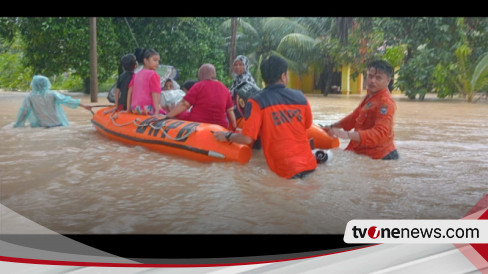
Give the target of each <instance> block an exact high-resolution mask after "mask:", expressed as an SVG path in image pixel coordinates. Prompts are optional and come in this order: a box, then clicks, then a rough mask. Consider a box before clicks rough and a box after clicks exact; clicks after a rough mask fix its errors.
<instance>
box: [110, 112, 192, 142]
mask: <svg viewBox="0 0 488 274" xmlns="http://www.w3.org/2000/svg"><path fill="white" fill-rule="evenodd" d="M107 111H109V110H107ZM104 114H105V113H104ZM118 117H119V115H118V113H117V112H115V111H114V112H112V113H111V114H110V119H111V120H112V123H113V124H114V125H115V126H118V127H123V126H127V125H130V124H134V125H136V126H137V127H139V126H144V125H143V123H145V124H146V123H147V126H150V127H151V128H152V129H155V130H161V129H163V127H164V126H166V122H167V121H166V118H165V119H158V120H154V119H149V120H144V121H142V122H141V120H139V118H136V119H134V120H132V121H130V122H127V123H123V124H119V123H117V122H116V121H115V119H117V118H118ZM156 124H157V125H156ZM161 132H162V135H163V136H164V137H165V138H168V139H170V140H173V141H181V140H186V139H187V138H188V137H189V136H190V135H191V134H192V133H193V132H195V127H192V128H191V129H190V130H188V131H187V132H186V133H185V134H183V135H182V136H180V137H176V138H175V137H173V136H171V135H169V134H168V132H166V131H165V130H161Z"/></svg>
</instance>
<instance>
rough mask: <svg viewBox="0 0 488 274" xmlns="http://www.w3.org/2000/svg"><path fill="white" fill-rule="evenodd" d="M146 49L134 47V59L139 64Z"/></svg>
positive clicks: (142, 60) (142, 61)
mask: <svg viewBox="0 0 488 274" xmlns="http://www.w3.org/2000/svg"><path fill="white" fill-rule="evenodd" d="M145 50H146V49H144V48H136V50H135V51H134V55H135V56H136V60H137V62H139V64H142V63H144V51H145Z"/></svg>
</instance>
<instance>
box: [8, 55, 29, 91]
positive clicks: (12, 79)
mask: <svg viewBox="0 0 488 274" xmlns="http://www.w3.org/2000/svg"><path fill="white" fill-rule="evenodd" d="M21 58H22V57H21V54H20V53H14V54H12V53H11V52H7V53H2V54H0V71H1V73H0V87H1V88H2V89H5V90H20V91H26V90H29V89H30V82H31V80H32V77H33V72H32V69H31V68H26V67H24V66H23V64H22V62H21Z"/></svg>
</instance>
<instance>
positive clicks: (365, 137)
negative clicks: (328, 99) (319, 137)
mask: <svg viewBox="0 0 488 274" xmlns="http://www.w3.org/2000/svg"><path fill="white" fill-rule="evenodd" d="M367 70H368V74H367V78H366V87H367V91H368V95H367V96H366V98H364V100H363V101H362V102H361V104H360V105H359V106H358V107H357V108H356V109H355V110H354V111H353V112H352V113H351V114H349V115H348V116H346V117H344V118H343V119H342V120H340V121H339V122H336V123H334V124H332V125H330V126H327V127H324V130H326V131H327V132H328V133H329V135H331V136H333V137H339V138H342V139H351V141H350V142H349V145H348V146H347V147H346V150H351V151H354V152H356V153H358V154H364V155H367V156H369V157H371V158H373V159H383V160H396V159H398V158H399V155H398V152H397V150H396V148H395V144H394V143H393V138H394V132H393V124H394V121H393V118H394V115H395V110H396V104H395V101H393V99H392V98H391V96H390V90H389V89H388V84H389V83H390V81H391V78H392V77H393V73H394V71H393V67H392V66H391V65H390V64H389V63H388V62H385V61H382V60H380V61H373V62H371V63H369V64H368V67H367ZM342 129H344V130H342ZM351 129H354V131H351V132H350V130H351Z"/></svg>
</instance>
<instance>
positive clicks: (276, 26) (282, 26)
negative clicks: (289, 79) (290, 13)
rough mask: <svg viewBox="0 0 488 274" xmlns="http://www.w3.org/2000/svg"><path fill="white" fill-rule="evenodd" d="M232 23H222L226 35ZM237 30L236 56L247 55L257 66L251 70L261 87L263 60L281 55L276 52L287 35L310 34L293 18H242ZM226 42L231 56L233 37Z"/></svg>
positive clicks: (230, 21)
mask: <svg viewBox="0 0 488 274" xmlns="http://www.w3.org/2000/svg"><path fill="white" fill-rule="evenodd" d="M231 23H232V20H231V19H229V20H226V21H225V22H223V23H222V26H221V27H222V31H223V32H224V33H230V32H231V31H230V30H231ZM236 30H237V31H236V36H235V39H236V44H235V48H236V55H240V54H242V55H246V56H247V57H248V59H249V61H250V64H255V66H254V67H253V68H251V73H252V74H253V76H254V79H255V80H256V82H257V84H258V85H260V86H262V80H261V76H260V73H259V64H260V62H261V60H262V58H263V57H264V56H267V55H269V54H271V53H275V54H279V53H278V52H276V48H277V47H278V45H279V43H280V41H281V39H282V38H283V37H284V36H285V35H287V34H290V33H306V34H308V31H307V29H306V28H305V27H304V26H301V25H300V24H299V23H298V22H297V21H296V20H294V19H293V18H281V17H267V18H265V17H250V18H240V19H239V24H238V25H237V28H236ZM226 40H227V41H228V43H226V45H225V47H226V48H228V49H229V50H228V51H227V52H229V55H230V52H231V43H230V42H231V40H232V37H228V38H227V39H226ZM229 60H230V59H229ZM232 61H233V60H232ZM232 61H230V62H232Z"/></svg>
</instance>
